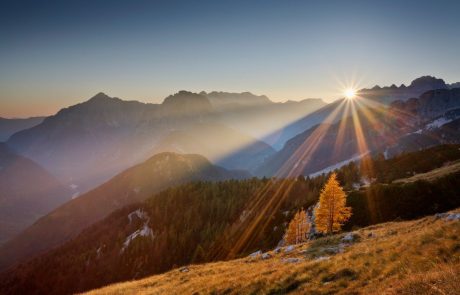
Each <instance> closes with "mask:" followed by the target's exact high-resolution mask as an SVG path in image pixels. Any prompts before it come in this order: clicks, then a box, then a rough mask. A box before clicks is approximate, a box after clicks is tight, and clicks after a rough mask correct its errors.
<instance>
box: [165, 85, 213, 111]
mask: <svg viewBox="0 0 460 295" xmlns="http://www.w3.org/2000/svg"><path fill="white" fill-rule="evenodd" d="M162 106H163V108H164V110H165V111H166V113H167V114H170V115H195V114H199V113H208V112H211V111H212V105H211V103H210V102H209V100H208V99H207V98H206V96H204V95H201V94H198V93H193V92H189V91H185V90H181V91H179V92H178V93H176V94H174V95H170V96H168V97H166V98H165V100H164V101H163V104H162Z"/></svg>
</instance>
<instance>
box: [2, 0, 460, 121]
mask: <svg viewBox="0 0 460 295" xmlns="http://www.w3.org/2000/svg"><path fill="white" fill-rule="evenodd" d="M459 11H460V1H442V0H441V1H423V0H419V1H406V0H388V1H372V0H367V1H280V0H277V1H271V0H261V1H251V0H245V1H237V0H233V1H217V0H214V1H200V0H195V1H192V0H189V1H174V0H168V1H136V0H131V1H118V0H110V1H100V0H91V1H82V0H81V1H76V0H69V1H63V0H60V1H46V0H41V1H37V0H33V1H21V0H11V1H3V0H0V116H1V117H7V118H10V117H27V116H35V115H50V114H54V113H56V112H57V111H58V110H59V109H61V108H63V107H66V106H69V105H73V104H75V103H78V102H82V101H84V100H87V99H88V98H90V97H91V96H93V95H95V94H96V93H98V92H101V91H102V92H105V93H106V94H108V95H109V96H115V97H120V98H122V99H129V100H140V101H144V102H154V103H159V102H161V101H162V100H163V99H164V98H165V97H166V96H168V95H170V94H173V93H175V92H177V91H179V90H183V89H184V90H189V91H196V92H198V91H202V90H204V91H213V90H217V91H231V92H242V91H250V92H253V93H255V94H265V95H267V96H268V97H270V99H272V100H274V101H285V100H288V99H292V100H300V99H305V98H323V99H324V100H326V101H332V100H334V99H336V98H339V97H340V96H341V95H342V90H343V89H342V88H343V86H344V85H345V86H348V85H351V84H353V85H355V87H359V88H361V87H372V86H374V85H376V84H378V85H381V86H385V85H391V84H393V83H395V84H401V83H405V84H406V85H407V84H409V83H410V82H411V81H412V80H413V79H415V78H417V77H419V76H422V75H428V74H429V75H434V76H436V77H440V78H443V79H444V80H445V81H446V82H448V83H452V82H457V81H460V58H459V52H460V38H458V36H459V31H460V18H459V17H458V12H459ZM342 96H343V95H342Z"/></svg>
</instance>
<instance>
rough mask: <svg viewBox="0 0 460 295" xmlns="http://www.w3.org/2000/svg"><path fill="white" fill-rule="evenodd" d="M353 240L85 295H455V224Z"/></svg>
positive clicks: (432, 221) (378, 231)
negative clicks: (345, 244)
mask: <svg viewBox="0 0 460 295" xmlns="http://www.w3.org/2000/svg"><path fill="white" fill-rule="evenodd" d="M457 212H458V210H457ZM354 233H356V234H357V235H358V238H357V240H356V241H355V242H354V243H352V244H351V245H350V246H347V247H343V248H342V247H341V245H342V242H341V238H342V237H343V235H336V236H331V237H326V238H322V239H318V240H315V241H311V242H308V243H305V244H302V245H299V246H297V247H296V248H295V250H293V251H292V252H290V253H284V252H283V251H281V252H280V253H274V252H273V251H272V252H269V253H270V254H271V255H272V257H271V258H269V259H266V260H263V259H262V258H261V257H260V256H259V257H258V258H249V257H248V258H242V259H238V260H233V261H227V262H217V263H209V264H204V265H192V266H189V271H188V272H181V271H180V269H175V270H172V271H169V272H167V273H165V274H161V275H155V276H152V277H149V278H146V279H142V280H138V281H131V282H125V283H119V284H114V285H111V286H108V287H105V288H102V289H99V290H94V291H91V292H89V293H88V294H94V295H96V294H98V295H99V294H285V293H294V294H336V293H339V294H459V286H460V221H447V220H446V219H445V218H441V219H436V218H435V217H433V216H432V217H426V218H423V219H420V220H416V221H407V222H391V223H385V224H380V225H374V226H370V227H367V228H363V229H360V230H357V231H355V232H354ZM341 248H342V249H343V252H339V253H336V252H337V250H340V249H341ZM324 257H329V258H326V259H324ZM286 258H299V259H301V260H300V261H299V262H296V263H292V262H291V263H289V262H286V261H284V259H286ZM318 258H319V259H318ZM321 259H322V260H321Z"/></svg>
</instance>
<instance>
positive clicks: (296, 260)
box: [282, 257, 301, 263]
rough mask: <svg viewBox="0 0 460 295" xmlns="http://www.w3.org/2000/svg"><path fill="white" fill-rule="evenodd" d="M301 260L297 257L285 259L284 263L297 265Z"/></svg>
mask: <svg viewBox="0 0 460 295" xmlns="http://www.w3.org/2000/svg"><path fill="white" fill-rule="evenodd" d="M300 260H301V259H300V258H297V257H289V258H284V259H283V260H282V261H283V262H284V263H297V262H300Z"/></svg>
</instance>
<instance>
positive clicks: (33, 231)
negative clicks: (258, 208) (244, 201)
mask: <svg viewBox="0 0 460 295" xmlns="http://www.w3.org/2000/svg"><path fill="white" fill-rule="evenodd" d="M246 177H249V175H248V174H247V173H244V172H234V171H228V170H226V169H224V168H221V167H218V166H213V165H212V164H211V163H210V162H209V161H208V160H207V159H206V158H204V157H202V156H199V155H179V154H175V153H161V154H158V155H155V156H153V157H151V158H150V159H148V160H147V161H145V162H143V163H142V164H139V165H136V166H134V167H132V168H130V169H128V170H126V171H125V172H123V173H121V174H119V175H117V176H115V177H114V178H113V179H111V180H110V181H108V182H106V183H104V184H103V185H101V186H99V187H98V188H96V189H94V190H92V191H89V192H88V193H86V194H84V195H82V196H80V197H78V198H76V199H73V200H71V201H69V202H67V203H66V204H64V205H62V206H60V207H59V208H57V209H55V210H54V211H52V212H51V213H49V214H47V215H46V216H44V217H42V218H40V219H39V220H38V221H37V222H36V223H35V224H33V225H32V226H30V227H29V228H27V229H26V230H25V231H23V232H22V233H21V234H20V235H18V236H17V237H15V238H14V239H12V240H10V241H9V242H7V243H6V244H5V245H3V246H2V247H1V248H0V269H4V268H6V267H8V266H10V265H11V264H13V263H15V262H17V261H21V260H22V259H24V258H27V257H31V256H34V255H36V254H38V253H40V252H42V251H46V250H48V249H50V248H53V247H55V246H57V245H59V244H61V243H63V242H64V241H66V240H68V239H71V238H73V237H75V236H76V235H77V234H78V233H79V232H80V231H81V230H82V229H84V228H85V227H87V226H89V225H90V224H93V223H94V222H96V221H97V220H99V219H101V218H103V217H104V216H106V215H107V214H109V213H111V212H113V211H114V210H116V209H119V208H121V207H123V206H125V205H128V204H132V203H136V202H139V201H142V200H144V199H146V198H148V197H150V196H152V194H154V193H156V192H158V191H160V190H163V189H166V188H168V187H171V186H174V185H178V184H182V183H187V182H190V181H194V180H206V181H218V180H225V179H241V178H246Z"/></svg>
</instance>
